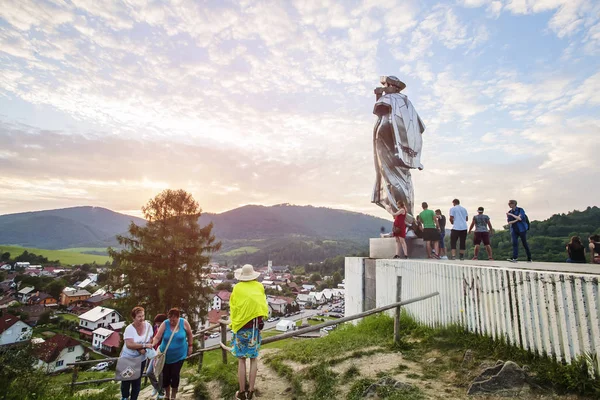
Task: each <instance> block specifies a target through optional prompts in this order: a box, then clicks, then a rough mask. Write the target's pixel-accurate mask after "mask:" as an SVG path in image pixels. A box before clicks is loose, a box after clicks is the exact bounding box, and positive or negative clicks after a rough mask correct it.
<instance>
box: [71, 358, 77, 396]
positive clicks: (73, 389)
mask: <svg viewBox="0 0 600 400" xmlns="http://www.w3.org/2000/svg"><path fill="white" fill-rule="evenodd" d="M78 375H79V366H78V365H75V367H73V378H72V379H71V396H72V395H73V393H75V382H77V376H78Z"/></svg>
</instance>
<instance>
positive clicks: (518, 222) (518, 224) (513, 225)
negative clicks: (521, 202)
mask: <svg viewBox="0 0 600 400" xmlns="http://www.w3.org/2000/svg"><path fill="white" fill-rule="evenodd" d="M508 206H509V207H510V210H508V212H507V213H506V220H507V221H508V225H510V234H511V237H512V248H513V252H512V258H509V259H508V261H510V262H517V259H518V258H519V239H521V242H522V243H523V247H524V248H525V253H527V262H531V251H530V250H529V245H528V244H527V231H528V230H529V224H528V219H527V215H526V214H525V210H523V209H522V208H521V207H517V201H516V200H509V201H508Z"/></svg>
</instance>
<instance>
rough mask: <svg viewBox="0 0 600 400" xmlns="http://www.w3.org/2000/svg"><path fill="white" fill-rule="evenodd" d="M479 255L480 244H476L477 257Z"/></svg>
mask: <svg viewBox="0 0 600 400" xmlns="http://www.w3.org/2000/svg"><path fill="white" fill-rule="evenodd" d="M477 257H479V245H478V244H476V245H475V258H477Z"/></svg>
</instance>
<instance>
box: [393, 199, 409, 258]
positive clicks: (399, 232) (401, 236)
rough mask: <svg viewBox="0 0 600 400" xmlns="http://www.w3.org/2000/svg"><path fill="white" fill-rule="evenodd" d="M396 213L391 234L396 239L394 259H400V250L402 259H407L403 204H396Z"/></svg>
mask: <svg viewBox="0 0 600 400" xmlns="http://www.w3.org/2000/svg"><path fill="white" fill-rule="evenodd" d="M397 205H398V211H396V212H395V213H394V214H392V215H393V216H394V227H393V229H392V232H393V234H394V237H395V238H396V255H395V256H394V258H400V249H402V254H404V258H408V251H407V249H406V205H405V204H404V202H402V201H399V202H398V204H397Z"/></svg>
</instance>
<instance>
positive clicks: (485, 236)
mask: <svg viewBox="0 0 600 400" xmlns="http://www.w3.org/2000/svg"><path fill="white" fill-rule="evenodd" d="M481 242H483V245H484V246H489V245H490V233H489V232H475V238H474V239H473V243H474V244H475V246H479V245H480V244H481Z"/></svg>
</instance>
